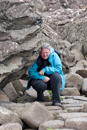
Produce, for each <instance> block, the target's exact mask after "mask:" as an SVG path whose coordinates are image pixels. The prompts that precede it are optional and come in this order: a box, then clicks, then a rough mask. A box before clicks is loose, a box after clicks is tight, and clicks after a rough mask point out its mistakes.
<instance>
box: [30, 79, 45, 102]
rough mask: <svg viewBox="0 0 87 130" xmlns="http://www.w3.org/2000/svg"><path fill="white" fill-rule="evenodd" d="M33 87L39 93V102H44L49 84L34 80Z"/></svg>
mask: <svg viewBox="0 0 87 130" xmlns="http://www.w3.org/2000/svg"><path fill="white" fill-rule="evenodd" d="M31 85H32V87H33V88H34V89H35V90H36V91H37V101H44V94H43V92H44V91H45V90H46V89H47V83H45V82H44V81H43V80H39V79H38V80H35V79H32V82H31Z"/></svg>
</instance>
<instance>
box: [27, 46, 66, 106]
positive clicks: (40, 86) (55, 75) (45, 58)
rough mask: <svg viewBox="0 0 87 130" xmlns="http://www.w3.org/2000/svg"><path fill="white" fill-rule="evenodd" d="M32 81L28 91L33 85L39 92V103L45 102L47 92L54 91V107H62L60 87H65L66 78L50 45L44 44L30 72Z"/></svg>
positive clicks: (29, 83)
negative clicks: (45, 92)
mask: <svg viewBox="0 0 87 130" xmlns="http://www.w3.org/2000/svg"><path fill="white" fill-rule="evenodd" d="M28 73H29V76H30V79H29V81H28V85H27V88H26V89H29V86H30V85H31V86H32V87H33V88H34V89H35V90H36V91H37V101H44V94H43V92H44V91H45V90H52V94H53V96H52V101H53V103H52V105H54V106H60V105H61V100H60V86H61V83H62V89H61V91H62V90H63V89H64V86H65V77H64V75H63V72H62V65H61V61H60V58H59V56H58V55H57V53H56V52H54V49H53V48H50V46H49V44H43V45H42V47H41V51H40V55H39V57H38V58H37V60H36V61H35V62H34V64H33V65H32V66H31V68H30V69H29V71H28Z"/></svg>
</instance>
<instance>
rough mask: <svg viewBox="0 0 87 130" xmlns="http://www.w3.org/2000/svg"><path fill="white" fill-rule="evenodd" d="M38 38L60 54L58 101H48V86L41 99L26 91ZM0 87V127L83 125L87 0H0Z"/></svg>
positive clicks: (70, 128)
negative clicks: (61, 79) (61, 76)
mask: <svg viewBox="0 0 87 130" xmlns="http://www.w3.org/2000/svg"><path fill="white" fill-rule="evenodd" d="M43 42H48V43H49V44H50V45H51V46H52V47H54V48H55V49H57V50H58V51H59V52H60V54H61V62H62V68H63V72H64V74H65V78H66V85H65V89H64V91H63V92H61V100H62V101H61V106H60V107H58V106H52V102H51V99H50V95H49V93H48V91H45V92H44V96H45V99H46V100H45V102H43V103H37V102H35V101H36V98H37V93H36V92H34V90H32V91H31V89H30V90H28V91H26V85H27V80H28V78H29V75H28V73H27V72H28V69H29V68H30V66H31V65H32V64H33V62H34V61H35V60H36V58H37V56H38V54H39V49H40V47H41V44H42V43H43ZM24 80H26V81H24ZM0 89H1V91H0V112H1V114H0V130H5V129H6V130H11V129H12V130H15V129H16V130H21V129H23V130H37V129H38V130H47V128H51V129H52V130H56V128H57V129H58V130H60V129H61V130H86V129H87V97H86V96H87V1H86V0H74V1H73V0H42V1H41V0H0ZM12 101H13V102H12ZM28 108H29V109H28ZM36 108H37V111H36ZM31 113H32V114H31ZM42 113H43V116H42ZM38 115H39V116H38ZM48 115H49V116H51V117H52V118H49V116H48ZM31 119H32V120H31ZM50 119H51V120H50ZM52 119H53V120H52ZM20 124H21V126H20Z"/></svg>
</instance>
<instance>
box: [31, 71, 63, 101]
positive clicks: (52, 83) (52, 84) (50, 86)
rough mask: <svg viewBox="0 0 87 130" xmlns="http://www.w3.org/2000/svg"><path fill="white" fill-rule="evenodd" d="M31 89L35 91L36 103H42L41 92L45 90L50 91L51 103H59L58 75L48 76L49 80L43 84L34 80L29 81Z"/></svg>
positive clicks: (59, 79) (41, 81)
mask: <svg viewBox="0 0 87 130" xmlns="http://www.w3.org/2000/svg"><path fill="white" fill-rule="evenodd" d="M31 85H32V87H33V88H34V89H35V90H36V91H37V95H38V96H37V101H44V95H43V92H44V91H45V90H52V94H53V96H52V100H53V103H61V100H60V86H61V76H60V74H59V73H54V74H52V75H51V76H50V80H49V81H48V82H44V81H43V80H40V79H38V80H35V79H32V81H31Z"/></svg>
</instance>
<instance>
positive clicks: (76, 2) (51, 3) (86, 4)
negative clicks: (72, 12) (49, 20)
mask: <svg viewBox="0 0 87 130" xmlns="http://www.w3.org/2000/svg"><path fill="white" fill-rule="evenodd" d="M42 1H43V2H44V3H45V6H46V10H47V11H50V12H53V11H55V10H57V9H63V8H65V9H67V8H71V9H82V8H87V1H86V0H42Z"/></svg>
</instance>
